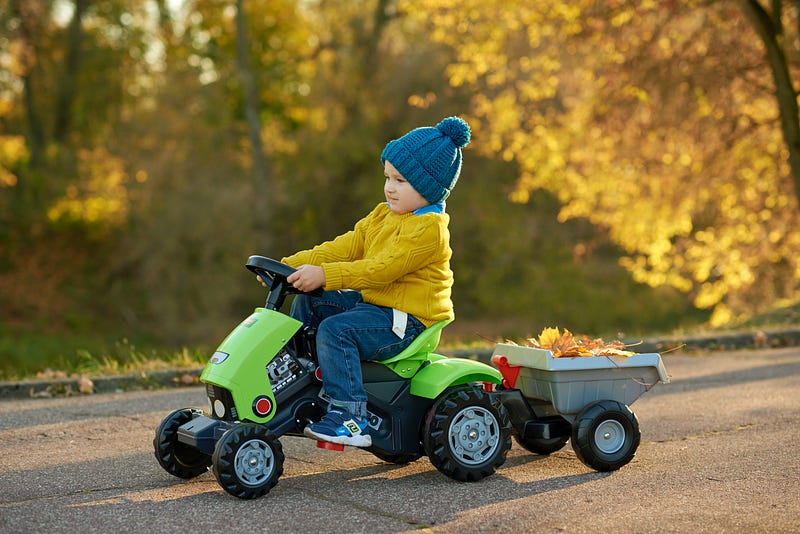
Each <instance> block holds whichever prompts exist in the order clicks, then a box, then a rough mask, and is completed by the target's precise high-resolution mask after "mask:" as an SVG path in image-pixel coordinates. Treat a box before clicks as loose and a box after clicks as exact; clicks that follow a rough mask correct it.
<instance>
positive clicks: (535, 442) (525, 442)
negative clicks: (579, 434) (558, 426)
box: [514, 436, 569, 455]
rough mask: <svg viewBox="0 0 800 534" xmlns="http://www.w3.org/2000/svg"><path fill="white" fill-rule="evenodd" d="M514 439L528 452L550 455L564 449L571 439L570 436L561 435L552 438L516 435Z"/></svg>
mask: <svg viewBox="0 0 800 534" xmlns="http://www.w3.org/2000/svg"><path fill="white" fill-rule="evenodd" d="M514 441H516V442H517V443H518V444H519V446H520V447H522V448H523V449H525V450H526V451H528V452H532V453H534V454H541V455H548V454H551V453H554V452H556V451H560V450H561V449H563V448H564V445H566V444H567V441H569V436H560V437H557V438H550V439H523V438H521V437H519V436H514Z"/></svg>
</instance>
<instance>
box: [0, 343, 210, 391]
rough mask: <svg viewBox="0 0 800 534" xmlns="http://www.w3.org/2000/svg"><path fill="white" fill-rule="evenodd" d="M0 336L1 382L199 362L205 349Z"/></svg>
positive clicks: (206, 354) (205, 355)
mask: <svg viewBox="0 0 800 534" xmlns="http://www.w3.org/2000/svg"><path fill="white" fill-rule="evenodd" d="M2 334H3V335H0V381H13V380H24V379H30V378H44V379H53V378H66V377H70V376H80V375H87V376H114V375H122V374H128V373H132V372H141V371H154V370H162V369H175V368H182V367H200V366H203V365H205V363H206V362H207V361H208V357H209V355H210V353H209V352H208V350H207V349H205V348H164V347H155V346H149V345H148V346H137V345H136V344H134V343H132V342H130V341H129V340H128V339H121V340H119V341H116V342H109V341H107V340H105V339H98V338H93V337H86V336H77V337H76V336H68V335H63V334H50V335H41V334H34V333H31V332H27V331H17V332H14V333H8V332H3V333H2Z"/></svg>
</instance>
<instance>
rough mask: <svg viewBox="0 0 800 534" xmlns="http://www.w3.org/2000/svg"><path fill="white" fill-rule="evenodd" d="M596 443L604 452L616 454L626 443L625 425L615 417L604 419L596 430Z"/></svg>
mask: <svg viewBox="0 0 800 534" xmlns="http://www.w3.org/2000/svg"><path fill="white" fill-rule="evenodd" d="M594 443H595V445H596V446H597V448H598V450H599V451H600V452H602V453H604V454H614V453H615V452H617V451H619V450H620V449H621V448H622V446H623V445H624V444H625V427H623V426H622V423H620V422H619V421H615V420H614V419H608V420H606V421H603V422H602V423H600V424H599V425H597V428H596V429H595V431H594Z"/></svg>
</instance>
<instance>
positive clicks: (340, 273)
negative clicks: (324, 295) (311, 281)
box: [283, 203, 454, 327]
mask: <svg viewBox="0 0 800 534" xmlns="http://www.w3.org/2000/svg"><path fill="white" fill-rule="evenodd" d="M449 222H450V216H449V215H447V214H446V213H424V214H422V215H415V214H413V213H406V214H403V215H397V214H395V213H394V212H392V211H391V210H390V209H389V207H388V206H387V205H386V204H385V203H381V204H378V206H377V207H376V208H375V209H373V210H372V211H371V212H370V213H369V214H368V215H367V216H366V217H364V218H363V219H361V220H360V221H358V222H357V223H356V225H355V227H354V228H353V229H352V230H350V231H349V232H347V233H344V234H342V235H340V236H339V237H337V238H336V239H334V240H332V241H326V242H325V243H322V244H321V245H317V246H316V247H314V248H312V249H310V250H303V251H301V252H298V253H296V254H293V255H291V256H288V257H286V258H283V262H284V263H287V264H289V265H291V266H292V267H295V268H296V267H299V266H301V265H304V264H308V265H319V266H322V268H323V269H324V271H325V281H326V282H325V289H326V290H336V289H357V290H360V291H361V295H362V296H363V298H364V302H368V303H370V304H376V305H378V306H386V307H388V308H395V309H397V310H401V311H404V312H406V313H410V314H411V315H413V316H414V317H416V318H417V319H419V320H420V322H422V323H423V324H424V325H425V326H426V327H428V326H431V325H432V324H434V323H436V322H438V321H441V320H444V319H449V320H452V319H453V318H454V314H453V302H452V301H451V300H450V290H451V287H452V286H453V271H451V270H450V257H451V256H452V254H453V251H452V250H451V248H450V231H449V230H448V228H447V225H448V223H449Z"/></svg>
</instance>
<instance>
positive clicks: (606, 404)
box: [572, 400, 642, 471]
mask: <svg viewBox="0 0 800 534" xmlns="http://www.w3.org/2000/svg"><path fill="white" fill-rule="evenodd" d="M641 437H642V435H641V433H640V432H639V421H638V420H637V419H636V415H635V414H634V413H633V412H632V411H631V409H630V408H628V407H627V406H626V405H624V404H622V403H621V402H617V401H613V400H601V401H597V402H595V403H592V404H590V405H588V406H586V407H585V408H584V409H583V410H581V412H580V413H579V414H578V416H577V417H576V418H575V421H573V423H572V448H573V450H574V451H575V455H576V456H577V457H578V459H579V460H580V461H581V462H583V463H584V464H586V465H587V466H589V467H591V468H592V469H595V470H597V471H616V470H617V469H619V468H620V467H622V466H623V465H625V464H627V463H628V462H630V461H631V460H632V459H633V456H634V455H635V454H636V449H637V448H638V447H639V441H640V440H641Z"/></svg>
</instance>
